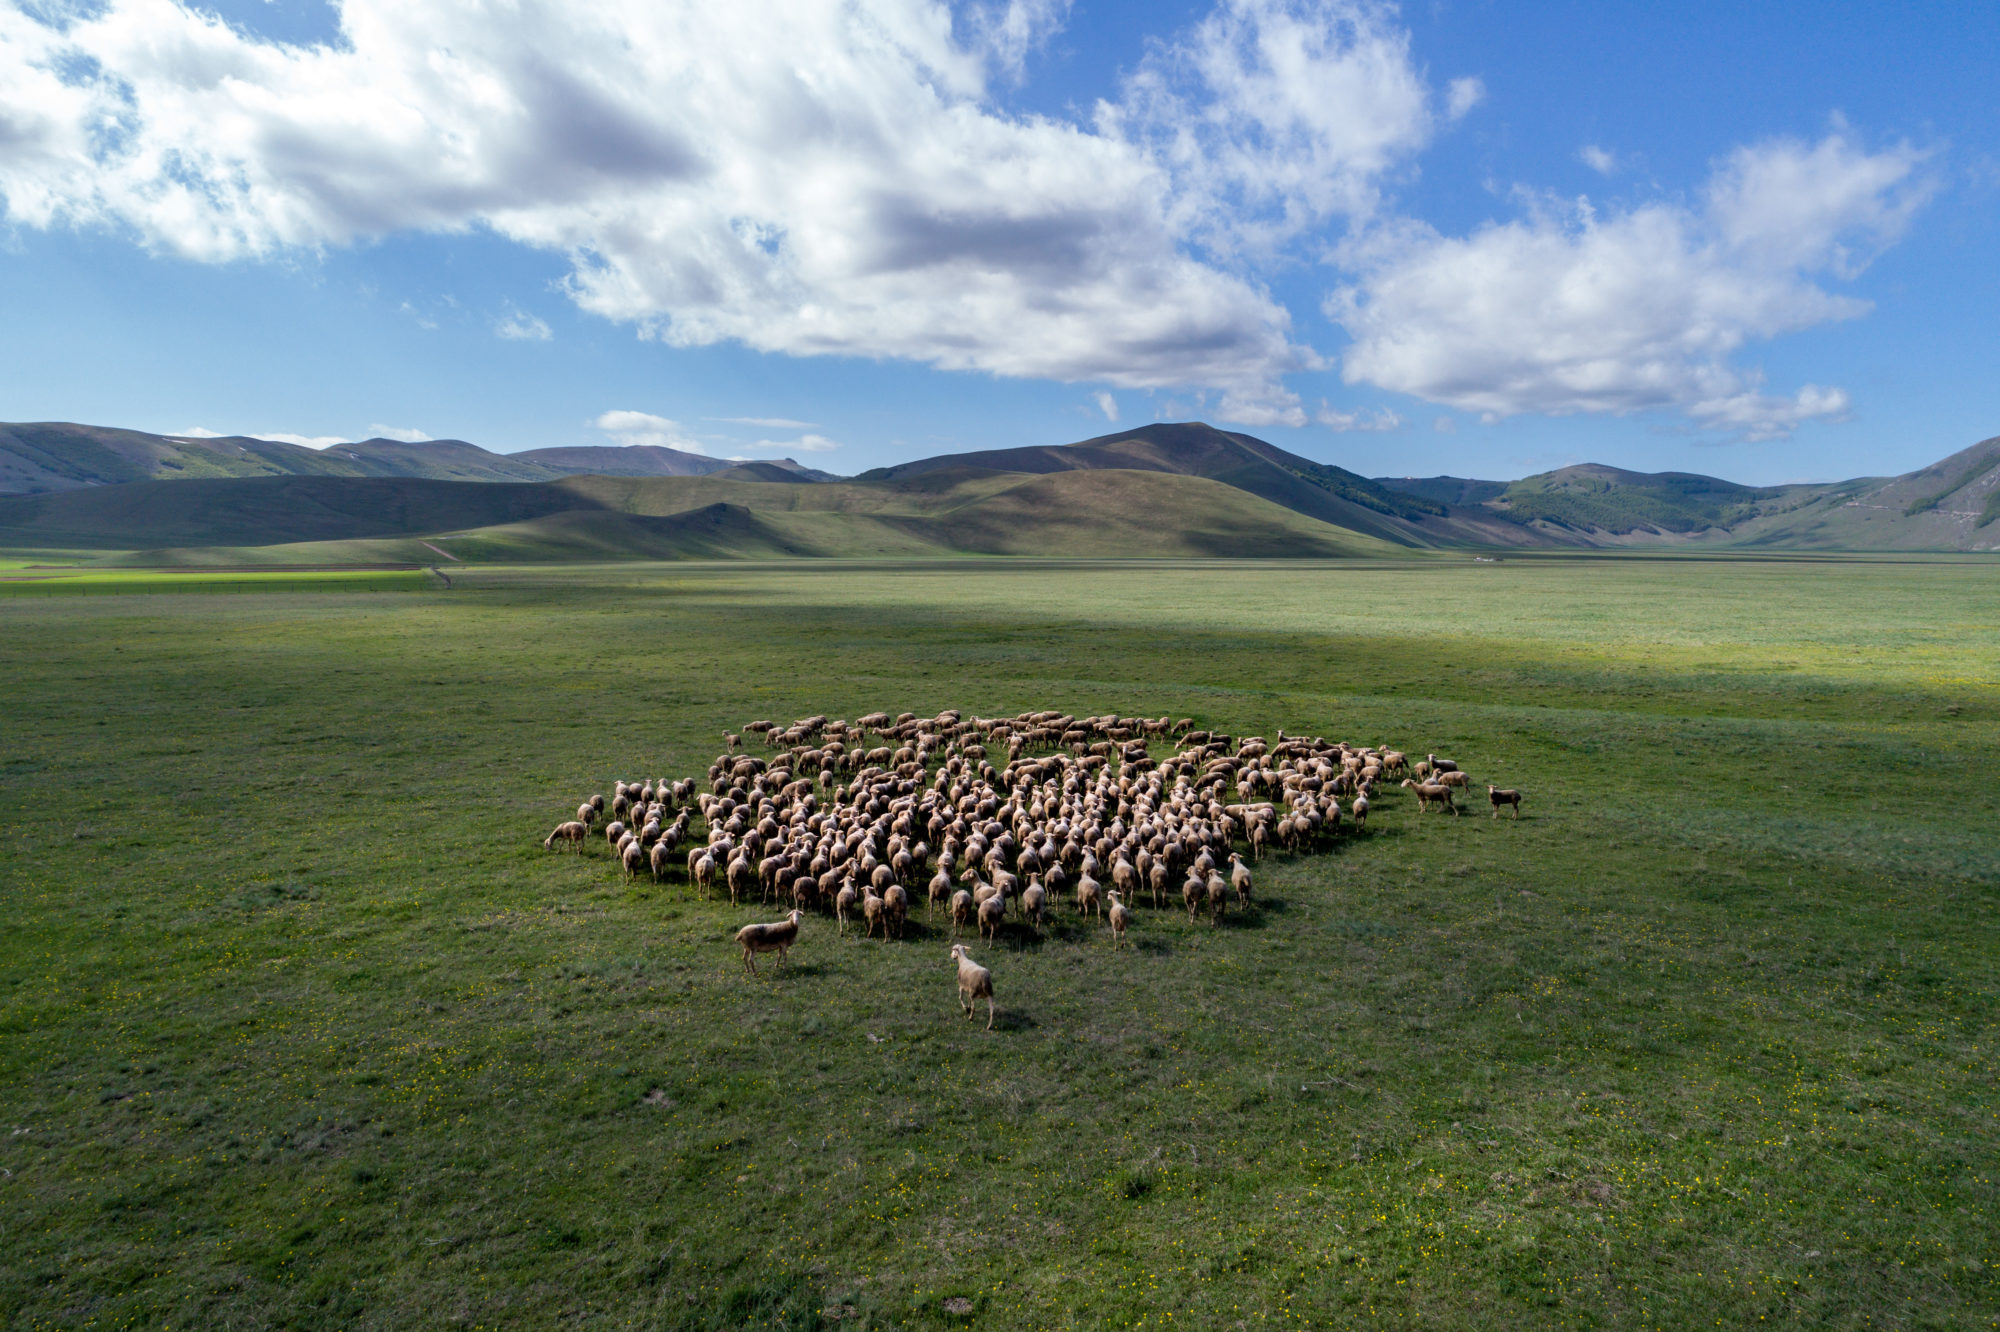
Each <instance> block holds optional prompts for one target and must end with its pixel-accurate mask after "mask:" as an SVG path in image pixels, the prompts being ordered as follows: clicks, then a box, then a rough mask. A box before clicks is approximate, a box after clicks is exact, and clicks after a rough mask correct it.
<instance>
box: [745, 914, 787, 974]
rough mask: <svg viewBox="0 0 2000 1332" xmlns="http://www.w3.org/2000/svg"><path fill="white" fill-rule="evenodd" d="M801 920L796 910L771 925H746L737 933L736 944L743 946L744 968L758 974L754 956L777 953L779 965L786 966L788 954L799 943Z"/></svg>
mask: <svg viewBox="0 0 2000 1332" xmlns="http://www.w3.org/2000/svg"><path fill="white" fill-rule="evenodd" d="M800 918H801V914H800V913H799V912H798V911H796V910H795V911H793V912H792V913H791V914H790V915H788V916H786V917H785V918H784V919H783V920H779V921H773V922H772V923H771V924H769V925H745V926H744V927H743V928H742V929H740V930H738V931H736V942H737V943H740V944H742V945H743V966H744V968H745V969H746V970H748V971H749V973H750V974H751V975H753V976H754V975H756V974H757V960H756V958H755V957H754V956H752V954H755V953H773V952H775V953H776V954H777V955H778V963H779V965H781V966H782V965H783V964H784V961H785V955H786V952H787V951H788V950H789V949H790V948H791V946H792V945H793V944H795V943H797V942H798V941H799V920H800Z"/></svg>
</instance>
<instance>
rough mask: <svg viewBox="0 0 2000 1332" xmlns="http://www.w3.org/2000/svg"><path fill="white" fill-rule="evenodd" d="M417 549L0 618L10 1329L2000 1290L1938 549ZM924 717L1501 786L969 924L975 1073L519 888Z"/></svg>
mask: <svg viewBox="0 0 2000 1332" xmlns="http://www.w3.org/2000/svg"><path fill="white" fill-rule="evenodd" d="M450 572H451V573H452V576H453V583H454V586H453V587H452V589H451V590H449V591H446V590H443V589H442V587H441V584H439V582H438V580H437V579H435V578H433V577H431V576H429V575H425V574H418V575H396V577H401V578H407V579H408V581H407V582H406V583H405V584H404V585H401V586H398V587H395V588H386V589H384V588H368V587H362V588H358V589H357V588H354V587H352V586H351V585H350V584H344V583H341V582H339V581H338V580H333V581H322V582H319V583H313V582H304V581H296V580H295V581H291V582H288V583H284V584H279V585H276V586H273V587H271V588H270V589H269V590H264V589H262V588H257V587H249V588H246V587H242V586H237V585H235V583H234V582H232V584H231V585H230V586H228V587H226V588H225V589H223V590H220V591H210V590H208V589H205V588H202V587H201V586H200V585H198V584H184V585H183V586H186V587H187V589H188V590H186V591H185V592H184V593H183V594H182V595H176V596H154V595H128V594H126V589H119V588H117V587H115V586H112V585H106V584H105V583H103V582H102V581H101V578H100V577H99V576H98V575H95V574H93V575H92V577H90V578H88V579H83V580H81V581H79V582H78V583H77V584H76V585H75V588H76V593H75V594H63V593H61V592H58V591H56V590H55V589H56V587H57V586H58V584H56V583H50V584H48V585H46V586H45V587H44V588H43V590H42V592H41V594H39V595H33V596H29V595H19V596H5V597H0V671H4V675H0V678H4V680H5V681H6V694H5V698H6V709H5V719H6V726H5V729H4V739H0V836H4V838H5V841H4V844H3V845H4V855H0V909H4V912H5V915H4V917H0V927H4V928H0V1171H4V1173H0V1314H4V1318H0V1321H4V1322H7V1323H8V1324H10V1325H13V1326H21V1327H124V1326H136V1327H190V1328H214V1327H229V1326H236V1327H253V1326H291V1327H310V1328H319V1327H326V1328H335V1327H340V1328H368V1327H429V1326H467V1327H473V1326H489V1327H491V1326H506V1327H524V1326H550V1325H561V1326H565V1327H577V1326H587V1327H613V1326H617V1327H625V1326H635V1327H651V1328H736V1327H783V1328H807V1327H838V1328H858V1327H916V1328H927V1327H948V1326H976V1327H991V1328H1101V1327H1111V1328H1136V1327H1145V1328H1171V1327H1176V1326H1178V1327H1187V1328H1209V1327H1218V1328H1219V1327H1238V1326H1265V1325H1271V1326H1299V1327H1319V1326H1327V1325H1330V1324H1331V1325H1339V1324H1354V1325H1367V1326H1373V1325H1379V1324H1384V1323H1397V1324H1404V1323H1409V1324H1420V1325H1427V1326H1434V1327H1440V1328H1466V1327H1478V1328H1484V1327H1522V1328H1542V1327H1552V1326H1564V1327H1614V1326H1615V1327H1665V1328H1673V1327H1688V1326H1724V1327H1737V1326H1743V1325H1748V1324H1756V1323H1759V1322H1760V1321H1761V1322H1763V1323H1765V1324H1791V1325H1797V1326H1814V1327H1819V1326H1833V1327H1854V1328H1861V1327H1871V1328H1913V1327H1938V1328H1963V1327H1986V1326H1992V1325H1994V1323H1995V1321H1996V1314H2000V1279H1996V1269H1995V1264H1996V1263H2000V1227H1996V1226H1995V1225H1994V1223H1993V1219H1992V1218H1993V1217H1994V1215H1995V1214H1996V1212H2000V1196H1996V1193H2000V1191H1996V1188H1995V1182H1994V1179H1995V1171H1996V1168H2000V1160H1996V1157H1997V1156H2000V1152H1996V1140H2000V1119H1996V1116H2000V1096H1996V1085H2000V1077H1997V1076H1996V1073H1997V1072H2000V1071H1997V1070H1996V1066H1995V1065H1996V1061H1995V1052H1994V1040H1995V1019H1996V1010H1995V997H1996V981H2000V949H1996V946H1995V945H1996V933H2000V931H1996V928H1995V924H1994V907H1995V902H1996V896H2000V893H1996V886H2000V821H1996V818H1995V814H1996V806H2000V780H1996V774H2000V724H1996V723H2000V570H1996V568H1995V567H1994V566H1993V565H1992V564H1991V563H1990V562H1959V563H1951V562H1923V561H1904V562H1874V561H1859V560H1857V561H1839V560H1819V561H1815V562H1787V561H1778V560H1763V561H1745V562H1704V561H1695V560H1675V561H1667V560H1643V559H1591V560H1582V559H1579V560H1561V559H1545V560H1543V559H1538V560H1509V561H1508V562H1507V563H1505V564H1501V565H1473V564H1471V563H1469V562H1466V561H1450V562H1444V561H1432V562H1429V563H1421V562H1411V563H1401V564H1397V563H1365V562H1353V563H1318V564H1313V563H1299V564H1287V563H1271V562H1262V563H1251V562H1244V563H1225V562H1196V561H1190V562H1184V563H1157V564H1146V563H1126V564H1118V563H1072V564H1060V563H1045V564H1036V563H1029V562H1018V563H1017V562H1001V561H952V562H939V563H937V564H934V565H919V566H875V565H868V564H846V565H841V564H828V563H772V564H714V565H700V564H677V565H625V566H617V567H577V568H568V569H532V568H519V569H506V570H498V569H477V568H473V569H461V568H456V567H453V568H451V570H450ZM231 577H232V579H234V580H240V579H241V578H242V577H243V576H242V575H232V576H231ZM154 585H158V584H157V583H153V584H148V586H154ZM332 588H343V589H344V590H341V591H340V592H339V594H338V595H335V594H333V592H332V591H331V590H330V589H332ZM130 590H132V591H136V590H138V589H130ZM86 591H87V592H88V594H87V595H85V594H84V593H85V592H86ZM946 706H958V707H962V708H965V709H967V710H968V711H977V712H982V713H999V712H1006V713H1011V712H1015V711H1020V710H1023V709H1028V708H1038V707H1044V706H1046V707H1057V708H1064V709H1073V710H1076V711H1079V712H1102V711H1110V710H1119V711H1124V712H1129V713H1148V714H1157V713H1160V712H1172V713H1174V714H1176V715H1192V716H1195V717H1197V718H1199V719H1201V722H1202V723H1203V724H1205V725H1213V726H1215V727H1218V728H1221V729H1224V730H1230V731H1234V732H1237V733H1239V734H1240V733H1246V732H1253V731H1255V732H1261V733H1264V734H1266V735H1270V734H1273V733H1274V732H1275V730H1276V728H1278V727H1280V726H1282V727H1284V728H1286V729H1287V730H1288V731H1300V732H1306V733H1318V734H1324V735H1327V736H1333V737H1342V738H1349V739H1353V740H1356V741H1362V742H1366V741H1376V740H1381V741H1387V742H1391V743H1396V744H1399V745H1402V746H1403V747H1406V748H1410V749H1413V750H1415V751H1417V752H1422V751H1425V750H1436V751H1437V752H1439V753H1444V754H1450V755H1452V756H1453V757H1456V758H1458V759H1459V760H1460V761H1461V762H1463V763H1464V764H1465V765H1466V766H1467V767H1468V768H1469V769H1470V771H1471V772H1472V774H1473V776H1474V778H1475V780H1477V781H1481V782H1483V781H1485V780H1489V779H1490V780H1493V781H1496V782H1498V783H1500V784H1502V785H1508V786H1518V787H1521V788H1523V789H1525V790H1526V791H1527V792H1528V803H1527V806H1526V809H1525V811H1524V817H1523V818H1522V819H1521V820H1520V821H1519V822H1518V823H1513V822H1509V821H1508V820H1506V819H1504V818H1503V819H1502V820H1500V821H1498V822H1495V821H1493V820H1491V819H1489V818H1487V817H1486V816H1485V813H1484V811H1483V809H1482V810H1480V811H1479V812H1478V816H1477V817H1468V818H1462V819H1457V820H1453V819H1450V818H1447V817H1443V816H1438V815H1431V816H1426V817H1424V818H1422V819H1420V818H1419V817H1418V816H1417V815H1416V814H1415V813H1414V810H1413V807H1412V803H1411V802H1410V801H1409V800H1407V799H1406V793H1403V792H1395V793H1393V794H1391V795H1389V796H1388V797H1386V798H1385V799H1383V800H1382V801H1381V802H1380V804H1379V805H1378V807H1377V809H1376V811H1375V813H1374V815H1373V816H1372V818H1371V820H1370V826H1369V829H1368V831H1367V832H1366V834H1364V835H1361V836H1355V837H1345V838H1343V839H1342V840H1341V841H1340V842H1339V843H1338V844H1337V845H1336V846H1335V848H1334V849H1332V850H1331V851H1328V852H1326V853H1323V854H1320V855H1317V856H1312V857H1299V858H1293V857H1287V856H1282V855H1279V856H1274V857H1272V858H1270V859H1267V860H1266V861H1264V862H1262V863H1261V864H1260V865H1259V867H1258V871H1257V873H1258V895H1259V898H1260V900H1261V905H1260V906H1259V907H1258V908H1257V909H1256V910H1254V911H1252V912H1250V913H1247V914H1232V916H1231V918H1230V920H1229V923H1228V924H1227V925H1226V926H1224V927H1223V928H1222V929H1220V930H1211V929H1210V928H1209V927H1208V926H1207V925H1205V924H1204V925H1200V926H1190V925H1189V924H1188V923H1187V921H1186V918H1185V917H1184V916H1178V915H1176V914H1174V913H1166V914H1160V913H1155V912H1153V911H1151V910H1150V909H1144V910H1142V912H1141V920H1140V922H1139V925H1138V926H1137V927H1136V931H1135V934H1136V942H1137V945H1138V946H1137V947H1135V948H1133V949H1131V950H1126V951H1124V952H1121V953H1118V954H1114V953H1112V952H1111V950H1110V948H1109V946H1108V940H1107V938H1106V936H1105V934H1104V933H1103V932H1102V930H1101V928H1100V929H1097V930H1092V929H1086V928H1084V927H1082V926H1080V925H1078V924H1077V923H1076V921H1075V919H1074V918H1073V917H1065V918H1060V919H1059V920H1058V922H1057V924H1056V925H1055V926H1054V928H1053V929H1052V930H1051V932H1050V935H1049V937H1048V938H1047V939H1045V940H1044V941H1041V942H1039V943H1036V942H1033V941H1030V940H1027V939H1025V938H1022V937H1018V936H1016V937H1012V938H1009V939H1008V940H1006V941H1004V942H1003V943H1002V944H1001V945H999V946H998V947H994V948H984V947H982V948H981V949H978V950H976V951H977V952H978V953H979V955H980V957H981V960H982V961H984V962H986V963H987V964H988V965H989V966H991V968H992V969H993V972H994V976H995V981H996V986H997V989H998V999H999V1006H1000V1015H1001V1018H1000V1023H999V1030H996V1031H994V1032H990V1033H989V1032H985V1031H982V1030H980V1029H979V1027H978V1026H977V1025H968V1024H967V1023H965V1022H964V1021H963V1020H962V1019H960V1018H959V1017H958V1014H957V1010H956V1007H955V1003H954V992H953V983H952V969H951V966H950V964H949V962H948V961H947V960H946V956H945V938H944V931H943V930H941V929H938V928H936V927H931V928H930V929H929V930H928V931H926V930H919V929H913V930H912V938H911V939H910V940H908V941H906V942H904V943H901V944H886V945H885V944H883V943H880V942H879V941H878V942H872V943H864V942H860V941H857V940H855V939H853V938H847V939H842V938H838V937H836V934H835V931H834V927H833V925H832V924H831V922H829V921H826V920H823V919H809V920H808V922H807V924H806V927H805V935H804V938H803V941H802V943H801V945H800V947H799V948H798V949H797V950H795V952H794V953H793V965H792V966H791V967H790V968H789V970H787V971H784V972H782V973H780V972H777V971H775V970H774V969H772V968H771V967H770V964H768V963H767V964H766V966H767V971H766V974H765V975H764V976H763V977H761V978H759V979H755V980H753V979H750V978H748V977H746V976H744V975H743V974H742V972H741V970H740V967H739V962H738V960H737V957H736V955H735V954H734V953H733V952H732V951H731V949H730V947H729V945H728V935H729V933H730V932H731V931H732V930H733V929H734V927H735V926H737V925H738V924H740V923H742V922H743V921H745V920H750V919H769V918H771V917H772V915H773V914H774V913H772V912H770V911H769V910H768V909H766V908H744V909H734V908H731V907H730V906H729V904H728V903H727V902H726V901H723V902H714V901H706V902H704V901H697V900H695V899H694V898H693V897H692V895H691V894H690V892H689V890H688V888H687V887H686V886H685V885H684V884H683V883H681V882H679V881H678V879H677V880H676V881H675V882H673V883H671V884H667V885H662V886H657V887H656V886H654V885H651V884H650V883H640V884H636V885H629V886H628V885H627V884H625V883H624V882H622V881H621V879H620V877H619V875H618V873H617V871H616V870H615V869H614V868H613V866H612V863H611V860H610V857H609V855H608V853H607V851H606V850H605V848H604V846H603V844H602V843H601V842H597V843H593V844H592V846H591V848H590V851H589V853H588V854H587V855H586V856H584V857H582V858H578V857H573V856H566V855H557V854H550V853H546V852H544V851H543V850H542V849H541V846H540V841H539V839H540V837H541V836H542V835H543V834H544V833H545V832H546V831H547V829H548V827H549V826H550V825H551V824H553V823H554V822H555V821H556V820H557V819H559V818H561V817H565V816H566V815H565V811H566V810H568V809H573V808H574V806H575V804H576V801H577V799H578V798H579V797H580V796H581V795H583V794H584V793H586V792H589V791H592V790H607V791H608V788H609V786H610V783H611V781H612V779H613V778H614V777H619V776H626V777H639V776H647V777H651V776H658V775H667V776H679V775H689V776H695V775H699V773H700V772H701V770H702V769H703V768H705V766H706V764H707V763H708V761H709V759H710V758H712V757H713V755H714V753H715V750H716V747H717V742H718V739H719V736H720V733H721V732H722V731H723V730H724V729H725V728H734V727H736V726H739V725H740V724H742V723H743V722H746V721H748V720H750V719H752V718H755V717H775V718H780V719H789V718H791V717H796V716H802V715H806V714H809V713H814V712H826V713H830V714H833V715H846V716H854V715H857V714H859V713H862V712H866V711H870V710H873V709H877V708H886V709H890V710H892V711H894V710H898V709H902V708H909V709H911V710H914V711H917V712H920V713H928V712H933V711H935V710H937V709H939V708H943V707H946ZM913 919H914V920H916V921H919V922H920V921H921V919H922V917H921V914H920V913H919V915H918V916H916V917H914V918H913ZM947 1301H952V1303H951V1304H949V1305H948V1304H947ZM960 1301H963V1302H964V1303H963V1304H961V1303H959V1302H960ZM962 1308H969V1309H970V1312H969V1313H957V1312H951V1310H955V1309H962Z"/></svg>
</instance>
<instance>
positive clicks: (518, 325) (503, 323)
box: [493, 305, 555, 342]
mask: <svg viewBox="0 0 2000 1332" xmlns="http://www.w3.org/2000/svg"><path fill="white" fill-rule="evenodd" d="M493 332H494V333H495V335H497V336H499V337H502V338H505V339H507V340H508V341H509V342H547V341H548V340H549V339H550V338H553V337H554V336H555V334H554V333H552V332H550V331H549V326H548V325H547V324H546V323H544V322H543V321H542V320H540V319H538V318H536V317H535V316H534V315H531V314H528V313H526V312H525V311H522V310H518V309H515V308H514V307H513V306H511V305H510V306H508V307H507V310H506V312H505V313H504V314H502V315H501V316H500V317H499V318H498V319H496V320H494V321H493Z"/></svg>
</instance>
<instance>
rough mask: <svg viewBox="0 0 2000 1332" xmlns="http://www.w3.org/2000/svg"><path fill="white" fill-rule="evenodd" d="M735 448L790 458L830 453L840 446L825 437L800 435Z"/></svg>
mask: <svg viewBox="0 0 2000 1332" xmlns="http://www.w3.org/2000/svg"><path fill="white" fill-rule="evenodd" d="M736 447H738V448H741V449H747V450H749V451H751V452H753V453H775V454H778V455H780V456H787V457H788V456H790V455H791V454H794V453H831V452H833V451H834V450H835V449H837V448H839V447H840V445H838V444H836V443H834V442H833V441H832V440H830V439H828V438H827V437H826V436H825V435H812V434H807V435H801V436H799V437H798V438H797V439H760V440H758V441H757V442H756V443H755V444H739V445H737V446H736Z"/></svg>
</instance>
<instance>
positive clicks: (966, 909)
mask: <svg viewBox="0 0 2000 1332" xmlns="http://www.w3.org/2000/svg"><path fill="white" fill-rule="evenodd" d="M973 910H974V906H973V901H972V894H971V893H968V892H966V891H965V889H963V888H961V889H959V890H958V891H957V892H955V893H953V894H952V895H951V937H952V938H954V939H956V938H957V937H958V932H959V931H960V930H962V929H964V928H965V927H966V926H967V925H970V924H972V923H973V921H972V916H973Z"/></svg>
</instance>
